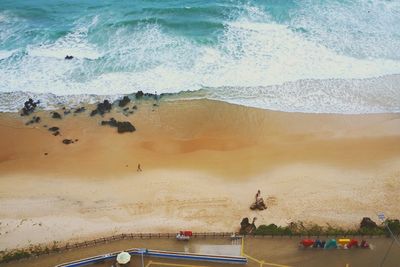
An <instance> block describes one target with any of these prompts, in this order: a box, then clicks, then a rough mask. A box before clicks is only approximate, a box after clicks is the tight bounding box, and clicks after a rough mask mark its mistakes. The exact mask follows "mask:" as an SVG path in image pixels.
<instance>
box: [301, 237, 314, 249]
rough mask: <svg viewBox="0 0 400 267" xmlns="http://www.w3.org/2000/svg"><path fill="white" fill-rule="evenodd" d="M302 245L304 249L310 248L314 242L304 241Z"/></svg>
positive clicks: (310, 240)
mask: <svg viewBox="0 0 400 267" xmlns="http://www.w3.org/2000/svg"><path fill="white" fill-rule="evenodd" d="M300 244H302V245H303V246H304V247H306V248H308V247H310V246H312V245H313V244H314V240H312V239H303V240H302V241H301V242H300Z"/></svg>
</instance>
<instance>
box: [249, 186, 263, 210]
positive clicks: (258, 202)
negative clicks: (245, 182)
mask: <svg viewBox="0 0 400 267" xmlns="http://www.w3.org/2000/svg"><path fill="white" fill-rule="evenodd" d="M260 196H261V191H260V190H258V191H257V194H256V201H255V202H254V203H253V204H251V206H250V209H251V210H256V209H257V210H265V209H267V205H265V203H264V199H263V198H262V197H260Z"/></svg>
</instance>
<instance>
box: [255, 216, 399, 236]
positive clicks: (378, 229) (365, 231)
mask: <svg viewBox="0 0 400 267" xmlns="http://www.w3.org/2000/svg"><path fill="white" fill-rule="evenodd" d="M368 219H369V218H368ZM385 223H387V224H388V226H389V227H390V229H391V230H392V232H393V234H394V235H399V234H400V221H399V220H397V219H387V220H386V221H385ZM254 234H255V235H304V236H306V235H308V236H349V235H387V236H389V235H390V233H389V231H388V229H387V228H386V226H385V224H384V223H382V224H381V225H376V224H375V223H373V224H371V225H367V226H364V225H362V224H361V225H360V227H359V228H358V229H344V228H341V227H335V226H332V225H330V224H327V226H325V227H323V226H320V225H317V224H309V225H307V226H305V225H304V223H303V222H301V221H298V222H292V223H290V224H289V225H288V226H285V227H282V226H277V225H275V224H269V225H265V224H262V225H260V226H258V227H257V229H256V231H255V232H254Z"/></svg>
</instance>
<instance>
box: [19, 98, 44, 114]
mask: <svg viewBox="0 0 400 267" xmlns="http://www.w3.org/2000/svg"><path fill="white" fill-rule="evenodd" d="M39 103H40V102H39V101H36V102H34V101H33V99H32V98H29V99H28V101H26V102H25V103H24V107H23V108H22V113H21V116H28V115H29V114H31V113H32V112H34V111H35V108H36V107H37V105H38V104H39Z"/></svg>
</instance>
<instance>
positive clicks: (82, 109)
mask: <svg viewBox="0 0 400 267" xmlns="http://www.w3.org/2000/svg"><path fill="white" fill-rule="evenodd" d="M85 110H86V108H85V107H80V108H77V109H76V110H75V111H74V113H82V112H84V111H85Z"/></svg>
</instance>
